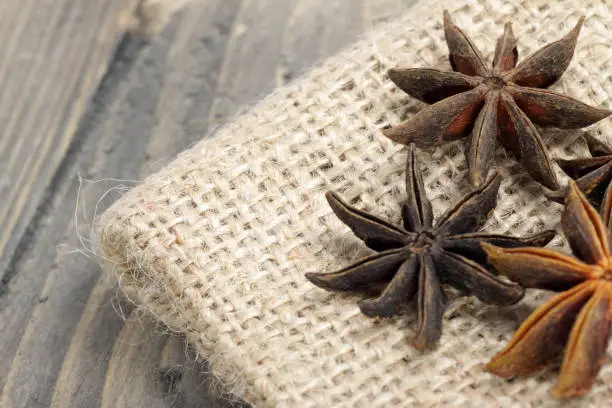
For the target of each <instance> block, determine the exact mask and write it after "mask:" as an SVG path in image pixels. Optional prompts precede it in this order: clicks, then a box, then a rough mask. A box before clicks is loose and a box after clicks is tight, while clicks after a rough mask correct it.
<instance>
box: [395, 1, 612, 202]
mask: <svg viewBox="0 0 612 408" xmlns="http://www.w3.org/2000/svg"><path fill="white" fill-rule="evenodd" d="M583 21H584V17H582V18H580V20H579V21H578V23H577V24H576V26H575V27H574V29H573V30H572V31H570V33H569V34H567V35H566V36H565V37H563V38H562V39H560V40H558V41H556V42H553V43H551V44H548V45H547V46H545V47H543V48H541V49H540V50H539V51H537V52H535V53H534V54H533V55H531V56H529V57H527V58H526V59H525V60H523V61H522V62H521V63H520V64H519V65H518V66H516V63H517V60H518V51H517V48H516V39H515V38H514V34H513V33H512V27H511V25H510V23H507V24H506V25H505V28H504V33H503V35H502V36H501V37H500V38H499V39H498V41H497V46H496V48H495V56H494V58H493V64H492V66H491V67H488V66H487V64H486V63H485V61H484V59H483V58H482V56H481V54H480V52H479V51H478V49H477V48H476V46H475V45H474V44H473V43H472V42H471V41H470V39H469V38H468V37H467V35H465V34H464V33H463V31H461V29H459V27H457V26H456V25H454V24H453V22H452V21H451V19H450V15H449V13H448V11H445V12H444V33H445V36H446V42H447V44H448V49H449V60H450V64H451V66H452V68H453V70H454V71H456V72H443V71H439V70H436V69H426V68H411V69H391V70H389V78H390V79H391V80H392V81H393V82H394V83H395V84H396V85H397V86H398V87H399V88H401V89H402V90H403V91H405V92H406V93H408V94H409V95H411V96H413V97H414V98H417V99H419V100H421V101H423V102H426V103H428V104H432V105H430V106H428V107H426V108H424V109H423V110H421V111H420V112H419V113H417V114H416V115H414V116H413V117H412V118H410V119H409V120H408V121H406V122H404V123H403V124H400V125H399V126H396V127H393V128H390V129H386V130H383V133H384V134H385V136H387V137H389V138H390V139H392V140H394V141H396V142H399V143H402V144H408V143H411V142H414V143H416V144H417V145H418V146H419V147H425V148H427V147H433V146H438V145H441V144H443V143H445V142H448V141H451V140H455V139H459V138H463V137H466V136H467V135H468V134H470V133H471V140H470V146H469V153H468V164H469V167H470V178H471V182H472V184H473V185H478V184H480V183H482V181H483V180H484V178H485V177H486V176H487V173H488V170H489V169H490V167H491V162H492V160H493V157H494V155H495V144H496V140H499V142H500V143H501V145H502V146H503V147H504V148H505V149H506V150H508V151H510V152H511V153H513V154H514V156H515V157H516V159H517V160H519V161H520V162H521V163H522V164H523V167H524V168H525V169H526V171H527V172H528V173H529V174H530V175H531V177H533V179H535V180H536V181H538V182H540V183H541V184H543V185H544V186H545V187H548V188H549V189H552V190H556V189H557V188H559V184H558V182H557V177H556V175H555V172H554V170H553V165H552V162H551V159H550V157H549V155H548V152H547V151H546V149H545V146H544V143H543V142H542V138H541V137H540V134H539V132H538V130H537V129H536V128H535V126H534V124H536V125H539V126H552V127H557V128H563V129H577V128H582V127H585V126H589V125H592V124H593V123H595V122H597V121H599V120H601V119H603V118H605V117H607V116H608V115H610V113H612V112H611V111H608V110H605V109H597V108H594V107H591V106H588V105H586V104H584V103H582V102H579V101H577V100H575V99H572V98H569V97H567V96H563V95H559V94H557V93H554V92H551V91H548V90H545V89H538V88H547V87H549V86H550V85H552V84H554V83H555V82H556V81H557V80H558V79H559V78H560V77H561V75H562V74H563V72H565V70H566V68H567V67H568V65H569V63H570V61H571V59H572V56H573V54H574V48H575V46H576V40H577V38H578V34H579V33H580V28H581V27H582V23H583Z"/></svg>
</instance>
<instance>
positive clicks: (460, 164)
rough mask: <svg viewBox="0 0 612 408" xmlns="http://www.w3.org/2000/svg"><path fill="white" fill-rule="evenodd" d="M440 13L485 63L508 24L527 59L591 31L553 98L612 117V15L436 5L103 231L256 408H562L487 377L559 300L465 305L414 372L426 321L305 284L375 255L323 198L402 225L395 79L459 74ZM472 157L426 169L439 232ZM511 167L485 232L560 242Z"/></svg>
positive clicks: (120, 264) (186, 159)
mask: <svg viewBox="0 0 612 408" xmlns="http://www.w3.org/2000/svg"><path fill="white" fill-rule="evenodd" d="M444 8H448V9H449V10H450V11H451V13H452V16H453V18H454V21H455V22H456V23H457V24H458V25H459V26H460V27H463V28H464V29H465V30H466V31H467V32H468V33H469V34H470V35H471V36H472V37H473V39H474V41H475V42H476V44H477V45H478V46H479V48H480V49H481V50H482V51H483V53H484V54H485V55H487V56H489V58H490V53H492V51H493V49H494V46H495V40H496V38H497V37H498V36H499V35H500V34H501V33H502V31H503V24H504V23H505V22H507V21H512V22H513V24H514V31H515V34H516V36H517V37H518V39H519V53H520V56H521V57H523V58H524V57H525V56H526V55H527V54H529V53H531V52H533V51H535V50H536V49H538V48H539V47H541V46H542V45H544V44H546V43H548V42H550V41H552V40H555V39H558V38H560V37H561V36H563V35H565V34H566V33H567V32H568V31H569V30H570V29H571V28H572V27H573V25H574V24H575V23H576V22H577V20H578V18H579V16H580V14H583V13H585V14H586V15H587V20H586V24H585V26H584V28H583V30H582V34H581V36H580V38H579V42H578V45H577V49H576V53H575V56H574V59H573V61H572V63H571V65H570V67H569V69H568V70H567V72H566V73H565V75H564V76H563V78H562V80H561V81H560V82H559V83H557V84H555V85H554V87H553V89H554V90H556V91H559V92H562V93H565V94H568V95H570V96H572V97H575V98H577V99H579V100H582V101H584V102H586V103H589V104H591V105H594V106H601V107H607V108H609V107H610V106H611V105H610V103H609V102H608V99H609V96H610V95H611V94H612V78H611V76H610V72H612V67H611V62H612V48H611V46H610V44H611V41H612V27H611V23H610V22H611V21H612V7H611V6H610V5H606V4H605V1H604V0H600V1H597V0H588V1H584V0H567V1H558V2H549V1H548V0H535V1H534V0H530V1H527V0H525V1H519V0H514V1H499V0H456V1H450V0H449V1H441V2H437V3H434V4H431V3H430V2H426V1H423V2H422V3H421V4H419V5H417V6H415V7H414V8H412V9H410V10H407V12H406V14H405V15H404V16H399V18H398V19H397V20H396V21H394V22H390V23H386V24H385V25H384V26H382V27H379V28H377V29H376V30H375V31H374V32H372V33H370V34H369V35H368V36H366V37H365V38H364V39H363V40H361V41H360V42H358V43H357V44H355V45H354V46H352V47H351V48H349V49H348V50H346V51H344V52H342V53H341V54H339V55H337V56H335V57H333V58H331V59H329V60H327V61H326V62H324V63H323V64H322V65H320V66H318V67H316V68H314V69H312V70H311V71H310V72H309V73H308V74H307V75H305V76H304V77H303V78H302V79H300V80H299V81H297V82H296V83H294V84H293V85H290V86H288V87H285V88H282V89H280V90H278V91H276V92H275V93H274V94H272V95H270V96H269V97H268V98H266V99H265V100H264V101H262V102H261V103H260V104H258V105H257V106H255V107H254V108H253V109H252V110H251V111H249V112H248V113H246V114H244V115H241V116H240V117H238V118H236V119H235V120H234V121H233V122H232V123H230V124H229V125H226V126H224V127H222V128H221V129H219V130H218V131H217V132H216V134H215V135H214V137H210V138H206V139H205V140H203V141H202V142H200V143H199V144H197V145H196V146H194V147H193V148H192V149H190V150H189V151H187V152H184V153H183V154H181V155H180V156H179V157H178V158H177V159H176V160H175V161H174V162H173V163H171V164H170V165H169V166H167V167H166V168H165V169H163V170H162V171H160V172H159V173H157V174H155V175H153V176H151V177H149V178H148V179H147V180H146V181H145V182H144V184H143V185H141V186H139V187H137V188H135V189H133V190H132V191H130V192H128V193H127V194H126V195H125V196H124V197H123V198H122V199H121V200H119V201H118V202H117V203H115V204H114V205H113V206H112V207H111V208H110V209H109V210H108V211H107V212H106V213H105V214H104V215H103V216H102V217H101V219H100V220H99V222H100V228H99V236H100V242H101V245H102V249H103V251H104V257H105V258H107V260H108V265H109V267H110V268H111V269H112V270H113V272H114V274H115V276H116V277H117V280H118V283H119V285H120V287H121V288H122V289H123V290H124V291H125V292H126V293H127V294H128V296H129V297H130V298H131V299H132V300H133V301H135V302H136V303H138V304H139V305H140V306H141V307H142V308H143V309H144V310H146V311H148V312H150V313H152V314H154V315H155V316H157V317H158V318H159V319H160V320H161V321H162V322H163V323H165V324H166V325H168V326H169V327H170V328H171V329H173V330H176V331H179V332H182V333H185V334H186V335H187V337H188V338H189V340H190V341H191V342H192V343H193V344H194V345H195V347H196V348H197V350H198V351H199V352H200V354H201V355H202V356H203V357H204V358H206V359H208V360H209V361H210V363H211V369H212V371H213V373H214V374H215V375H216V376H217V377H218V378H219V379H220V380H221V381H222V382H223V383H224V384H226V385H227V386H228V387H229V388H230V389H231V390H232V391H233V392H236V393H238V394H240V395H242V396H243V397H244V398H246V399H247V400H248V401H250V402H252V403H254V404H256V405H257V406H265V407H268V406H279V407H296V406H299V407H303V408H305V407H331V406H346V407H353V406H355V407H359V406H365V407H371V408H373V407H386V406H392V405H397V406H452V407H463V406H487V407H490V406H513V405H516V406H534V407H535V406H538V407H539V406H548V405H549V404H551V405H554V404H556V403H554V402H553V401H552V399H551V396H550V391H551V389H552V387H553V385H554V381H555V380H556V378H557V372H556V370H552V371H548V372H545V373H544V374H542V375H539V376H535V377H532V378H528V379H520V380H515V381H511V382H508V381H505V380H502V379H499V378H496V377H494V376H491V375H489V374H487V373H485V372H483V371H482V364H483V363H485V362H486V361H487V360H488V359H489V358H490V357H492V356H493V355H494V353H495V352H496V351H498V350H500V349H501V348H502V347H503V346H504V345H505V343H506V342H507V340H508V339H509V338H510V337H511V336H512V334H513V332H514V331H515V330H516V328H517V327H518V325H519V324H520V322H521V321H522V320H523V319H525V318H526V316H527V315H528V314H529V313H530V311H531V310H532V309H533V307H534V306H535V305H537V304H540V303H541V302H542V301H543V299H545V298H547V297H548V296H550V294H549V293H545V292H538V291H531V292H529V294H528V295H527V297H526V299H525V300H524V301H523V302H522V303H521V304H519V305H517V306H514V307H509V308H498V307H493V306H487V305H484V304H482V303H480V302H478V301H477V300H475V299H473V298H456V299H454V301H453V303H452V304H451V305H450V307H449V309H448V311H447V312H446V314H445V319H444V334H443V336H442V339H441V341H440V344H439V347H438V348H437V349H435V350H433V351H430V352H419V351H416V350H415V349H414V348H412V347H411V346H410V340H411V338H412V336H413V334H414V327H415V321H416V316H415V311H414V308H413V307H412V306H413V305H407V307H406V308H405V309H404V310H403V312H402V314H401V315H399V316H396V317H394V318H391V319H386V320H376V319H370V318H367V317H365V316H364V315H362V314H360V312H359V309H358V307H357V304H356V303H357V301H358V300H359V299H360V298H361V297H360V296H358V295H351V294H335V293H329V292H326V291H324V290H322V289H319V288H317V287H315V286H313V285H312V284H310V283H309V282H308V281H307V280H306V279H305V278H304V273H305V272H322V271H331V270H335V269H337V268H339V267H343V266H346V265H347V264H348V263H349V262H351V261H354V260H355V259H357V258H358V257H359V256H363V255H364V254H366V253H368V251H367V250H366V249H365V247H364V245H363V243H362V242H360V241H359V240H358V239H356V238H355V237H354V236H353V235H352V234H351V233H350V231H349V230H348V228H347V227H345V226H344V225H343V224H341V223H340V221H339V220H338V219H337V218H336V217H335V216H334V215H333V213H332V211H331V209H330V208H329V206H328V205H327V203H326V201H325V199H324V192H325V191H326V190H329V189H333V190H335V191H338V192H340V193H341V194H342V196H343V197H344V198H346V199H347V200H349V201H351V202H352V203H354V204H355V205H356V206H357V207H359V208H361V209H364V210H367V211H371V212H373V213H375V214H378V215H380V216H382V217H386V218H388V219H390V220H394V221H398V220H399V219H400V206H401V203H402V200H403V198H404V197H405V190H404V165H405V160H406V154H405V149H404V148H403V147H402V146H399V145H396V144H394V143H392V142H391V141H389V140H387V139H386V138H384V137H383V136H382V135H381V132H380V129H381V128H382V127H384V126H387V125H393V124H398V123H400V122H401V121H403V120H405V119H406V118H408V117H410V115H412V114H414V113H415V112H416V111H418V110H419V109H421V108H422V107H423V106H424V105H423V104H422V103H420V102H418V101H415V100H414V99H412V98H410V97H408V96H406V95H405V94H403V93H402V92H401V91H399V90H398V89H396V87H395V86H394V85H393V84H392V83H391V82H390V81H389V79H388V78H387V77H386V74H385V73H386V70H387V69H388V68H390V67H395V66H404V67H439V68H441V69H446V70H449V69H450V67H449V63H448V59H447V51H448V50H447V47H446V44H445V42H444V34H443V30H442V10H443V9H444ZM339 17H341V16H339ZM611 127H612V126H611V120H610V119H606V120H604V121H602V122H601V123H599V124H598V125H596V126H595V127H593V128H592V129H589V131H590V132H593V134H596V135H598V136H599V137H600V138H602V139H604V140H605V139H606V138H607V139H608V141H612V129H611ZM544 135H545V136H544V137H545V139H546V142H547V144H548V145H549V147H550V150H551V152H552V154H553V156H555V157H579V156H586V154H587V152H586V148H585V146H584V143H583V142H582V140H581V139H579V136H580V132H578V131H572V132H560V131H555V132H551V131H550V130H546V131H545V132H544ZM168 137H172V135H168ZM464 148H465V146H464V144H462V143H455V144H452V145H448V146H444V147H441V148H439V149H437V150H434V151H431V152H421V156H420V157H421V161H422V167H423V172H424V178H425V184H426V189H427V194H428V196H429V198H430V199H431V201H432V203H433V208H434V213H435V214H436V215H437V216H439V215H440V214H441V213H442V212H443V211H444V210H445V209H447V208H448V207H449V206H450V205H451V204H453V203H454V202H455V201H456V200H457V199H458V198H459V197H460V196H461V195H463V194H464V193H466V191H467V188H468V186H467V174H466V171H467V167H466V160H465V156H464ZM500 150H501V149H500ZM498 162H499V163H500V164H501V167H502V170H503V174H504V176H505V178H504V182H503V183H502V187H501V189H500V192H499V205H498V207H497V210H496V211H495V213H494V214H493V216H492V217H491V219H490V221H489V223H488V224H487V226H486V227H485V228H486V229H487V230H489V231H494V232H497V233H510V234H514V235H519V236H520V235H525V234H530V233H535V232H538V231H541V230H543V229H545V228H551V227H552V228H555V227H556V225H557V224H558V221H559V214H560V210H561V208H560V206H558V205H557V204H554V203H551V202H549V201H547V200H546V199H545V198H544V196H543V192H544V190H543V189H542V188H541V187H539V186H538V185H537V184H536V183H535V182H533V181H530V179H529V178H528V177H527V176H526V174H525V172H524V171H523V169H522V168H521V167H520V165H518V164H516V162H515V161H514V160H513V159H512V158H509V157H506V156H505V154H504V153H503V152H502V151H500V152H498ZM554 245H557V246H559V245H562V242H561V240H560V239H557V241H556V242H555V243H553V246H554ZM610 384H612V364H608V365H606V366H604V368H603V370H602V372H601V374H600V376H599V379H598V381H597V383H596V384H595V387H594V389H593V392H592V393H591V394H590V395H589V396H588V397H586V398H584V399H583V400H582V403H583V404H585V405H588V404H591V405H593V406H603V405H602V404H603V403H602V401H604V400H607V399H608V398H610V397H612V389H611V388H610V387H611V385H610Z"/></svg>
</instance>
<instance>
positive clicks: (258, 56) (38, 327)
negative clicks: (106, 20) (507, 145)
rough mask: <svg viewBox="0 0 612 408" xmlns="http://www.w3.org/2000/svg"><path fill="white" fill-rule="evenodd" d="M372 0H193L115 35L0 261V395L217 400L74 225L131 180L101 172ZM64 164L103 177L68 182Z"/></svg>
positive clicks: (254, 84) (131, 172) (171, 138)
mask: <svg viewBox="0 0 612 408" xmlns="http://www.w3.org/2000/svg"><path fill="white" fill-rule="evenodd" d="M75 1H76V0H75ZM372 1H374V0H358V1H354V0H327V1H322V0H316V1H314V2H311V1H309V0H294V1H291V2H286V1H285V0H244V1H241V0H229V1H228V0H194V4H193V5H191V6H190V8H189V9H188V10H185V11H184V12H180V13H179V14H177V15H176V16H175V17H174V18H173V19H172V20H171V22H170V24H169V25H168V26H167V27H166V28H165V29H164V31H163V32H162V33H161V34H160V35H159V36H158V37H156V38H154V39H153V40H152V41H151V43H150V44H149V45H146V44H144V43H143V42H142V41H140V40H138V39H137V38H132V37H127V38H125V40H124V42H123V43H122V46H121V49H120V52H119V53H118V54H117V55H116V58H115V59H114V61H113V64H112V65H111V68H110V70H111V74H110V75H109V77H107V78H106V79H105V81H104V83H103V84H102V86H101V87H100V88H99V89H98V91H97V94H96V97H95V103H94V105H93V106H92V107H91V108H90V109H89V114H88V115H87V116H86V117H85V119H83V120H82V121H81V123H80V125H79V129H78V131H77V132H76V134H75V135H74V136H73V138H76V139H78V140H79V143H77V144H73V145H72V146H73V150H72V151H71V153H70V154H69V155H67V156H65V157H64V159H63V162H62V165H61V166H60V172H59V174H58V175H57V176H56V177H55V179H54V183H53V191H52V193H53V194H51V195H50V198H49V199H48V200H47V202H46V203H45V205H43V206H42V207H40V208H39V209H38V217H39V222H38V223H37V225H38V228H37V229H36V230H34V231H32V234H31V236H30V237H28V239H27V240H26V243H27V245H26V246H24V248H23V251H22V253H20V254H19V256H16V257H14V258H13V262H12V263H11V265H10V268H11V270H12V271H13V272H12V274H13V280H12V281H11V283H10V285H9V286H8V291H7V293H6V294H5V295H3V296H0V322H1V323H2V326H3V330H2V331H0V344H2V345H3V347H2V348H0V388H2V393H1V394H0V406H2V407H3V408H5V407H7V408H15V407H48V406H53V407H58V408H59V407H62V408H64V407H67V408H70V407H100V406H113V407H115V406H116V407H122V406H126V407H127V406H147V407H149V406H150V407H172V406H174V407H186V408H192V407H217V406H230V404H229V403H228V402H224V401H222V400H218V399H216V398H214V397H213V396H211V395H210V393H209V392H208V388H209V386H210V378H209V376H208V375H207V374H206V373H207V371H208V367H207V366H206V364H203V363H200V362H194V361H193V359H192V357H193V355H191V354H187V357H186V354H185V348H184V343H183V340H182V339H180V338H177V337H176V336H173V335H170V334H168V333H166V332H165V330H164V329H163V328H160V327H159V326H156V325H155V324H154V323H153V322H152V321H151V320H148V319H145V320H141V317H142V316H140V315H139V314H135V312H134V307H133V306H132V305H130V304H129V303H128V302H126V301H125V300H124V299H122V298H121V297H120V296H118V295H117V292H116V288H115V287H114V286H112V285H110V284H109V283H110V282H109V281H108V279H107V277H106V276H105V275H101V274H100V270H99V267H98V265H97V260H96V259H95V257H93V256H91V254H89V253H88V252H87V251H86V250H85V249H87V248H84V247H88V246H89V243H88V241H86V240H85V241H83V242H81V241H80V240H79V237H80V236H83V237H85V238H88V234H89V232H90V228H89V227H90V226H89V224H88V223H89V222H90V221H91V219H92V218H93V216H94V213H95V211H96V206H98V205H99V207H98V208H97V211H102V210H103V209H104V208H106V207H107V206H108V205H109V204H110V203H111V202H112V201H113V200H114V199H116V198H117V197H118V196H119V194H120V192H121V190H122V189H123V188H124V187H126V188H127V187H129V186H132V185H133V182H130V181H124V182H118V181H115V180H117V179H122V180H126V179H129V180H137V179H141V178H142V177H143V176H144V175H146V174H148V173H150V172H151V171H153V170H156V169H157V168H159V167H160V165H161V164H162V163H164V162H167V161H168V160H170V159H171V158H172V156H174V154H175V153H177V152H178V151H180V150H182V149H184V148H185V147H187V146H188V145H189V144H191V143H193V142H194V141H196V140H198V139H200V138H201V137H202V135H203V134H205V133H206V132H207V131H208V130H209V129H210V128H212V127H214V126H218V125H219V124H220V123H221V122H222V121H225V120H229V119H231V117H232V116H233V115H234V114H235V113H236V112H237V111H238V110H239V109H240V107H241V106H244V105H246V104H250V103H252V102H254V101H256V100H257V99H258V98H259V97H260V96H261V95H263V94H265V93H266V92H268V91H270V90H271V89H272V88H273V87H274V86H275V85H276V84H279V83H283V82H284V81H285V80H287V79H289V78H292V77H294V76H295V75H297V74H298V73H299V72H301V71H303V70H304V69H306V68H307V67H308V66H310V65H311V64H313V63H314V62H315V60H317V59H319V58H321V57H323V56H325V55H328V54H330V53H333V52H334V51H336V50H337V49H338V48H340V47H341V46H343V45H344V44H345V43H348V42H351V41H352V40H353V39H354V38H355V36H356V35H357V34H358V33H360V32H361V31H362V29H363V27H364V26H367V25H368V24H369V23H368V17H367V16H368V13H367V10H368V4H369V3H370V2H372ZM393 1H398V2H400V1H406V0H387V2H389V3H390V2H393ZM9 3H10V2H9ZM9 7H10V6H9ZM338 16H345V17H346V18H345V19H342V20H343V21H342V22H339V21H338ZM313 27H314V28H313ZM2 30H3V27H2V26H1V25H0V36H1V35H2V34H1V33H2V32H3V31H2ZM12 30H13V28H12ZM9 31H10V30H9ZM15 75H16V73H15ZM0 78H1V77H0ZM0 114H1V111H0ZM0 120H1V119H0ZM1 151H2V150H1V149H0V152H1ZM0 154H1V153H0ZM41 154H42V153H41ZM47 154H50V155H54V154H55V152H52V149H50V150H48V151H47ZM45 160H46V159H45ZM78 174H80V175H82V176H83V177H86V178H88V179H94V180H100V179H105V178H108V180H105V181H99V182H95V183H92V182H85V183H84V184H83V185H82V186H81V184H80V180H79V178H78ZM122 186H124V187H122ZM80 187H82V188H81V189H80ZM111 188H114V189H115V190H113V191H110V192H109V193H108V194H106V193H107V192H108V190H109V189H111ZM32 191H34V190H32V189H30V190H29V192H26V193H24V194H25V196H24V197H27V196H28V194H34V193H33V192H32ZM79 191H80V197H79V206H78V208H79V212H78V216H79V222H78V223H77V222H75V217H74V210H75V208H76V207H77V193H78V192H79ZM19 194H21V192H19ZM103 196H104V199H103V200H102V201H100V202H98V201H99V199H100V197H103ZM34 197H35V196H34ZM77 232H78V234H77ZM56 247H58V251H56V250H55V248H56ZM124 318H125V319H127V321H125V320H124ZM189 356H191V357H189Z"/></svg>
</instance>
